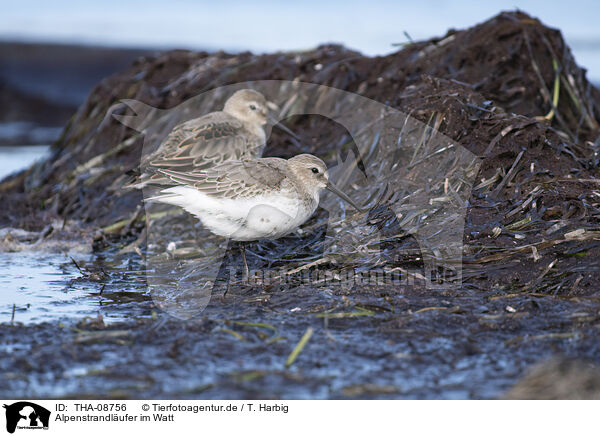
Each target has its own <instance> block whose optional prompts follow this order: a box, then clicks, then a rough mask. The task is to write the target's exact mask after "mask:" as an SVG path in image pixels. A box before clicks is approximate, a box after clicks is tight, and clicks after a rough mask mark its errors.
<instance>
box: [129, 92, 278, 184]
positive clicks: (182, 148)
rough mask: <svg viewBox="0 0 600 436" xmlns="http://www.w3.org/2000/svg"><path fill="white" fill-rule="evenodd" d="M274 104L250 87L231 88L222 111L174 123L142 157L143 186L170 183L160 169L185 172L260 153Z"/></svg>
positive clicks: (256, 155) (263, 145)
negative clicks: (144, 156) (235, 90)
mask: <svg viewBox="0 0 600 436" xmlns="http://www.w3.org/2000/svg"><path fill="white" fill-rule="evenodd" d="M269 108H272V109H274V108H277V106H276V105H275V104H274V103H271V102H268V101H267V100H266V99H265V97H264V96H263V95H262V94H261V93H260V92H257V91H254V90H252V89H242V90H239V91H237V92H235V93H234V94H233V95H232V96H231V97H229V99H228V100H227V101H226V102H225V106H224V108H223V110H222V111H218V112H211V113H209V114H206V115H204V116H202V117H200V118H194V119H192V120H189V121H186V122H184V123H182V124H179V125H177V126H176V127H175V128H174V129H173V131H172V132H171V133H170V134H169V136H168V137H167V139H166V140H165V142H164V143H163V144H162V145H161V146H160V147H159V149H158V150H157V151H155V152H154V153H152V154H150V155H149V156H147V157H146V158H145V159H144V163H143V165H144V166H146V167H147V172H148V173H149V174H145V175H144V176H142V182H143V183H142V184H140V185H138V187H143V186H145V185H146V184H147V183H150V184H159V185H164V184H170V183H171V181H170V180H169V178H167V177H165V175H164V174H161V173H162V171H161V170H173V171H178V172H189V171H196V170H201V169H206V168H210V167H211V166H214V165H216V164H219V163H221V162H224V161H227V160H235V159H246V158H255V157H260V155H261V153H262V150H263V149H264V147H265V141H266V134H265V130H264V126H265V124H266V123H267V118H268V109H269Z"/></svg>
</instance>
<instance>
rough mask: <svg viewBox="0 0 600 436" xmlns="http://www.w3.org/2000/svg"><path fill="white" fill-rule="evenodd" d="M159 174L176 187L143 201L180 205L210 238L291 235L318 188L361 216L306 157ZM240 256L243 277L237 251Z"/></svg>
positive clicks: (314, 201)
mask: <svg viewBox="0 0 600 436" xmlns="http://www.w3.org/2000/svg"><path fill="white" fill-rule="evenodd" d="M159 171H160V172H161V173H162V174H163V175H165V176H167V177H168V178H169V179H170V180H171V183H173V182H174V183H177V184H178V185H177V186H173V187H170V188H167V189H164V190H162V191H161V193H162V195H158V196H156V197H153V198H150V199H149V200H156V201H159V202H162V203H167V204H172V205H175V206H180V207H182V208H183V209H185V210H186V211H188V212H189V213H191V214H192V215H194V216H196V217H197V218H199V219H200V221H201V222H202V224H203V225H204V226H205V227H207V228H208V229H209V230H210V231H211V232H212V233H214V234H216V235H220V236H224V237H226V238H230V239H232V240H235V241H255V240H259V239H277V238H280V237H282V236H284V235H287V234H288V233H290V232H292V231H294V230H295V229H296V228H298V227H299V226H300V225H302V224H303V223H304V222H305V221H306V220H308V218H310V216H311V215H312V214H313V213H314V211H315V210H316V208H317V206H318V205H319V193H320V191H321V190H322V189H328V190H329V191H331V192H333V193H335V194H336V195H338V196H339V197H340V198H342V199H343V200H345V201H347V202H348V203H350V204H351V205H352V206H353V207H354V208H355V209H357V210H359V211H363V209H361V208H360V207H359V206H357V205H356V204H355V203H354V202H353V201H352V200H351V199H350V198H349V197H348V196H347V195H346V194H344V193H343V192H342V191H340V190H339V189H338V188H337V187H336V186H335V185H333V184H332V183H331V182H330V181H329V174H328V172H327V167H326V165H325V163H324V162H323V161H322V160H321V159H319V158H318V157H316V156H313V155H310V154H300V155H298V156H294V157H293V158H291V159H287V160H286V159H280V158H276V157H269V158H259V159H246V160H235V161H228V162H223V163H221V164H219V165H216V166H214V167H212V168H209V169H206V170H195V171H192V172H180V171H175V170H167V169H160V170H159ZM242 255H243V257H244V267H245V269H246V275H247V269H248V267H247V263H246V262H245V254H244V251H243V250H242Z"/></svg>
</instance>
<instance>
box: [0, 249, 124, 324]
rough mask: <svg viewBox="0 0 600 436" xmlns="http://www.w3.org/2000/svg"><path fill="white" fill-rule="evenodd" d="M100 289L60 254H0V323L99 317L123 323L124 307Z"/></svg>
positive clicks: (113, 295) (109, 293)
mask: <svg viewBox="0 0 600 436" xmlns="http://www.w3.org/2000/svg"><path fill="white" fill-rule="evenodd" d="M79 262H82V261H81V260H80V261H79ZM103 287H104V288H106V285H105V286H102V284H100V283H97V282H93V281H90V280H87V279H86V278H85V274H84V273H82V272H81V271H79V270H78V268H77V267H76V266H75V264H74V263H73V261H72V260H71V259H70V258H69V257H67V256H66V255H63V254H50V253H41V254H40V253H33V252H20V253H0V289H2V291H1V293H0V323H11V322H12V323H21V324H37V323H41V322H46V321H54V322H56V321H58V320H61V321H67V320H68V321H70V322H72V321H77V320H79V319H82V318H84V317H97V316H98V315H99V314H100V315H102V317H103V318H104V321H105V322H111V321H112V322H114V321H123V320H125V319H126V318H127V317H128V315H129V314H130V313H129V310H128V309H127V308H126V305H125V306H124V307H123V308H119V309H117V308H116V307H115V304H114V303H115V302H116V300H118V298H116V297H115V294H113V293H111V292H110V290H107V291H106V294H105V293H104V292H102V293H101V292H100V291H101V290H103Z"/></svg>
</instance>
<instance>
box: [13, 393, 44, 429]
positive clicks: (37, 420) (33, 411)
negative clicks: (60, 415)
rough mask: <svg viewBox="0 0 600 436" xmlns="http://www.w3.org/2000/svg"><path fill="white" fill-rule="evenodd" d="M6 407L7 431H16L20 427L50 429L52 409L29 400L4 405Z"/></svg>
mask: <svg viewBox="0 0 600 436" xmlns="http://www.w3.org/2000/svg"><path fill="white" fill-rule="evenodd" d="M4 408H5V409H6V431H8V432H9V433H14V432H15V430H16V429H17V428H18V429H28V430H35V429H44V430H47V429H48V423H49V421H50V411H49V410H48V409H45V408H44V407H42V406H38V405H37V404H35V403H30V402H29V401H19V402H17V403H13V404H11V405H6V404H5V405H4Z"/></svg>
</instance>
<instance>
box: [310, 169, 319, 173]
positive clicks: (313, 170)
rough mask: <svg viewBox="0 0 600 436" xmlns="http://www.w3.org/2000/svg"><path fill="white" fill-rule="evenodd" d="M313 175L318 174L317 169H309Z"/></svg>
mask: <svg viewBox="0 0 600 436" xmlns="http://www.w3.org/2000/svg"><path fill="white" fill-rule="evenodd" d="M310 170H311V171H312V172H313V173H314V174H319V169H318V168H311V169H310Z"/></svg>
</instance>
